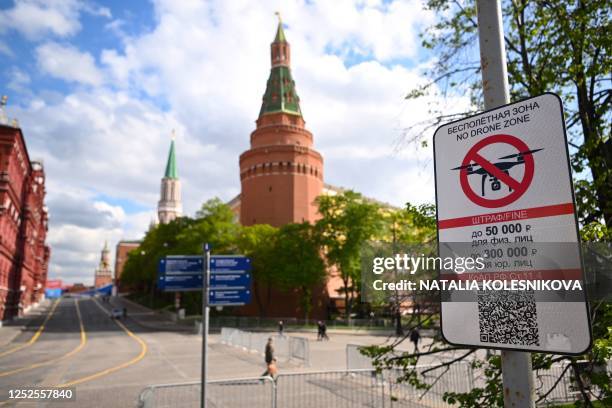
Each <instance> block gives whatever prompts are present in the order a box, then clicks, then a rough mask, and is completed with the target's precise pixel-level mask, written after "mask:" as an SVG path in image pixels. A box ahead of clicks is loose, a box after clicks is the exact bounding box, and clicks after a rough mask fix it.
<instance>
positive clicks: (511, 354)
mask: <svg viewBox="0 0 612 408" xmlns="http://www.w3.org/2000/svg"><path fill="white" fill-rule="evenodd" d="M476 8H477V11H478V37H479V41H480V65H481V67H482V90H483V94H484V95H483V96H484V102H485V109H493V108H496V107H498V106H501V105H505V104H507V103H509V102H510V93H509V87H508V73H507V67H506V50H505V48H504V26H503V20H502V12H501V4H500V1H499V0H477V2H476ZM501 363H502V377H503V383H504V384H503V385H504V407H506V408H509V407H535V403H534V387H533V371H532V367H531V353H525V352H519V351H502V352H501Z"/></svg>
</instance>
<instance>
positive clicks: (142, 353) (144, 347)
mask: <svg viewBox="0 0 612 408" xmlns="http://www.w3.org/2000/svg"><path fill="white" fill-rule="evenodd" d="M93 301H94V303H95V304H96V305H97V306H98V307H99V308H100V309H102V310H103V311H104V313H107V312H108V311H107V310H106V309H104V307H102V305H100V304H99V303H98V301H97V300H96V299H93ZM115 323H116V324H117V325H118V326H119V327H121V329H123V331H124V332H126V333H127V334H128V336H130V337H131V338H132V339H134V340H135V341H136V342H137V343H138V344H140V354H138V355H137V356H136V357H134V358H133V359H131V360H130V361H127V362H125V363H122V364H119V365H116V366H114V367H111V368H107V369H105V370H102V371H98V372H97V373H94V374H91V375H88V376H86V377H81V378H77V379H76V380H72V381H69V382H66V383H64V384H60V385H56V387H72V386H74V385H77V384H81V383H84V382H87V381H91V380H95V379H96V378H100V377H103V376H105V375H108V374H111V373H114V372H115V371H119V370H121V369H123V368H126V367H129V366H131V365H133V364H136V363H137V362H139V361H140V360H142V359H143V358H144V356H145V355H146V354H147V343H145V342H144V340H142V339H141V338H140V337H138V336H137V335H135V334H134V333H132V332H131V331H130V329H128V328H127V327H125V325H124V324H123V323H121V322H120V321H119V320H115Z"/></svg>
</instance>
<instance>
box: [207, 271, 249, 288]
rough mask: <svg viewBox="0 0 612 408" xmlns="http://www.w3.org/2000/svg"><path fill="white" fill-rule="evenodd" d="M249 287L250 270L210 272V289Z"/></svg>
mask: <svg viewBox="0 0 612 408" xmlns="http://www.w3.org/2000/svg"><path fill="white" fill-rule="evenodd" d="M250 287H251V272H242V271H238V272H223V273H213V272H212V271H211V273H210V289H211V290H212V289H222V288H230V289H237V288H244V289H248V288H250Z"/></svg>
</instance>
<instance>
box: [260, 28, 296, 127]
mask: <svg viewBox="0 0 612 408" xmlns="http://www.w3.org/2000/svg"><path fill="white" fill-rule="evenodd" d="M272 49H273V54H275V53H276V54H278V53H280V52H281V49H282V52H283V53H284V55H285V59H284V60H283V61H282V62H277V63H275V61H274V60H273V61H272V69H271V70H270V77H269V78H268V83H267V84H266V92H265V93H264V96H263V101H262V104H261V110H260V111H259V116H262V115H265V114H266V113H278V112H282V113H289V114H292V115H298V116H302V111H301V109H300V97H299V96H298V95H297V91H296V89H295V81H294V80H293V77H292V76H291V68H290V67H289V43H288V42H287V39H286V38H285V32H284V30H283V23H282V22H281V21H280V20H279V22H278V28H277V30H276V37H275V38H274V42H273V43H272Z"/></svg>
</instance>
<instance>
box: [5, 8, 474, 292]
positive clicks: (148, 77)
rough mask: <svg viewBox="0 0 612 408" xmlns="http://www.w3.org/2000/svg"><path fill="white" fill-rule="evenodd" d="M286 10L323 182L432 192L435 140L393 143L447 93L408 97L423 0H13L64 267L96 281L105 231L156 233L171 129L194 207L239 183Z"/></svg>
mask: <svg viewBox="0 0 612 408" xmlns="http://www.w3.org/2000/svg"><path fill="white" fill-rule="evenodd" d="M277 10H279V11H280V12H281V14H282V16H283V21H284V22H285V26H286V34H287V38H288V40H289V42H290V43H291V46H292V69H293V75H294V78H295V80H296V85H297V91H298V94H299V95H300V98H301V101H302V102H301V107H302V111H303V113H304V115H305V119H306V122H307V128H308V129H309V130H310V131H312V132H313V134H314V140H315V148H316V149H317V150H319V151H320V152H321V153H322V154H323V156H324V158H325V181H326V182H327V183H329V184H333V185H336V186H341V187H345V188H351V189H354V190H356V191H360V192H362V193H364V194H365V195H368V196H371V197H375V198H377V199H379V200H382V201H386V202H390V203H392V204H395V205H403V204H404V203H405V202H406V201H411V202H415V203H420V202H431V201H433V171H432V169H431V166H430V165H429V164H428V163H430V160H431V152H430V150H429V149H421V148H417V147H416V146H412V145H409V146H407V147H406V148H404V149H403V150H401V151H400V152H397V151H395V150H394V147H395V146H396V144H397V142H398V140H400V139H401V138H402V136H403V132H404V129H406V128H407V127H408V126H410V125H412V124H414V123H416V122H419V121H420V120H422V119H423V118H424V117H426V116H427V114H428V113H427V112H428V105H429V104H434V103H443V102H442V101H441V100H438V99H437V98H436V97H435V96H432V97H431V98H430V99H427V100H424V101H419V102H418V103H415V102H409V101H405V100H404V99H403V97H404V95H405V94H406V93H407V91H408V90H409V89H411V88H412V87H414V86H416V85H418V84H419V83H422V82H423V81H424V80H425V79H424V78H423V76H422V69H421V68H422V67H423V66H426V64H427V63H428V59H429V55H428V54H427V53H425V52H424V51H423V50H422V49H421V47H420V41H419V38H418V32H419V31H420V30H421V29H422V28H423V27H425V26H426V25H428V24H430V23H431V22H432V21H433V16H432V15H431V14H430V13H429V12H427V11H424V10H423V8H422V4H421V1H420V0H404V1H399V0H398V1H384V2H381V1H376V0H358V1H348V0H338V1H302V0H295V1H282V2H281V1H274V0H269V1H223V0H210V1H197V0H193V1H172V0H155V1H146V0H131V1H118V0H117V1H93V0H86V1H79V0H21V1H0V60H1V61H2V64H1V67H2V68H0V79H1V80H2V83H3V84H4V87H3V88H2V89H1V90H0V91H1V93H2V94H7V95H8V96H9V107H8V114H9V116H11V117H17V118H18V119H19V121H20V125H21V127H22V129H23V132H24V134H25V137H26V143H27V145H28V148H29V150H30V156H31V157H32V158H33V159H35V158H42V160H43V161H44V164H45V169H46V172H47V203H48V205H49V209H50V214H51V218H50V219H51V222H50V231H49V237H48V241H49V243H50V245H51V246H52V250H53V255H52V261H51V267H50V269H51V271H50V276H51V277H52V278H62V279H65V280H66V281H69V282H77V281H78V282H85V283H86V284H87V283H91V282H92V279H93V270H94V268H95V266H96V262H97V261H98V259H99V251H100V249H101V248H102V246H103V245H104V241H105V240H108V241H109V243H110V244H111V245H114V244H115V243H116V242H117V241H118V240H119V239H121V238H125V239H137V238H140V237H141V236H142V235H143V233H144V231H145V230H146V229H147V227H148V225H149V223H150V222H151V220H152V218H154V217H155V208H156V205H157V200H158V194H159V183H160V178H161V177H162V175H163V171H164V166H165V161H166V157H167V151H168V147H169V143H170V134H171V131H172V129H176V134H177V156H178V166H179V173H180V175H181V180H182V183H183V201H184V208H185V212H186V213H187V214H188V215H191V214H193V213H194V212H195V211H196V210H197V209H198V208H199V206H200V205H201V204H202V203H203V202H204V201H206V200H207V199H209V198H212V197H215V196H216V197H220V198H221V199H223V200H230V199H231V198H233V197H234V196H235V195H236V194H238V193H239V191H240V184H239V177H238V156H239V155H240V153H241V152H242V151H244V150H246V149H248V143H249V134H250V132H252V131H253V129H254V121H255V119H256V118H257V114H258V112H259V107H260V103H261V96H262V94H263V92H264V88H265V83H266V80H267V77H268V72H269V68H270V62H269V44H270V42H271V41H272V39H273V37H274V33H275V29H276V24H277V20H276V17H275V16H274V12H275V11H277ZM467 103H468V102H467V101H465V100H458V101H457V100H455V101H453V109H455V110H459V109H460V108H461V107H462V106H464V107H465V106H467ZM365 174H368V175H369V176H368V177H364V175H365Z"/></svg>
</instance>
